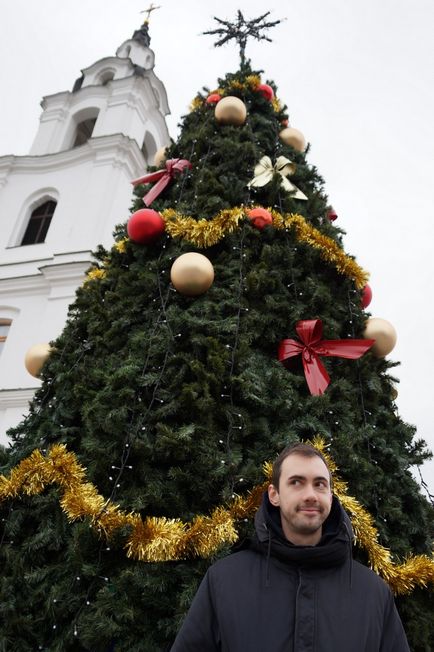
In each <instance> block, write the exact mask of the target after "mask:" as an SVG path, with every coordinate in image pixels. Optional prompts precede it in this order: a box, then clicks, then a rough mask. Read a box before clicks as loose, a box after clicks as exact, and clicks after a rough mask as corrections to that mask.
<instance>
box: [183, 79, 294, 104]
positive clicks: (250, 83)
mask: <svg viewBox="0 0 434 652" xmlns="http://www.w3.org/2000/svg"><path fill="white" fill-rule="evenodd" d="M260 83H261V78H260V77H259V75H247V77H246V78H245V80H244V81H243V82H242V81H239V80H238V79H234V80H232V81H230V82H229V84H228V86H227V88H226V89H223V88H216V89H215V90H213V91H210V93H209V94H210V95H220V97H224V96H225V95H227V94H229V95H230V92H231V91H232V90H235V91H241V92H243V91H246V90H249V91H255V90H256V89H257V88H258V86H259V84H260ZM228 92H229V93H228ZM205 102H206V97H203V96H202V95H196V97H195V98H193V99H192V101H191V102H190V110H191V111H195V110H196V109H199V108H200V107H201V106H203V105H204V104H205ZM271 104H272V106H273V109H274V112H275V113H280V111H282V105H281V103H280V101H279V100H278V99H277V97H276V96H274V97H273V99H272V100H271Z"/></svg>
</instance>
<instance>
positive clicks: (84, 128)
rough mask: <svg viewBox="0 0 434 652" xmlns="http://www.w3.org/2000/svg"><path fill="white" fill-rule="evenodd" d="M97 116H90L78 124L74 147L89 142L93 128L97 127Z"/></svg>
mask: <svg viewBox="0 0 434 652" xmlns="http://www.w3.org/2000/svg"><path fill="white" fill-rule="evenodd" d="M95 122H96V118H88V119H87V120H83V122H79V124H78V125H77V130H76V132H75V140H74V144H73V147H79V146H80V145H84V143H87V141H88V140H89V138H90V137H91V136H92V132H93V128H94V127H95Z"/></svg>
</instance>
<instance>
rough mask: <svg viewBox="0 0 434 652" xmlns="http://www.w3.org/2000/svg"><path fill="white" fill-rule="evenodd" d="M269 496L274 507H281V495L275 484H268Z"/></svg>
mask: <svg viewBox="0 0 434 652" xmlns="http://www.w3.org/2000/svg"><path fill="white" fill-rule="evenodd" d="M268 498H269V500H270V503H271V504H272V505H274V507H280V496H279V492H278V491H277V489H276V487H275V486H274V484H270V485H268Z"/></svg>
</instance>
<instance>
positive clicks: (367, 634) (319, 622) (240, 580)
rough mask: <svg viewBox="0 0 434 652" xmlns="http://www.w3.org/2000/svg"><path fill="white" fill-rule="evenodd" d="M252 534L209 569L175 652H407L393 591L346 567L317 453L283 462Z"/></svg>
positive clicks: (345, 540) (358, 568) (346, 544)
mask: <svg viewBox="0 0 434 652" xmlns="http://www.w3.org/2000/svg"><path fill="white" fill-rule="evenodd" d="M255 529H256V537H255V539H254V540H253V541H252V542H251V543H250V546H249V549H248V550H242V551H241V552H238V553H235V554H233V555H229V556H228V557H226V558H225V559H221V560H219V561H218V562H216V563H215V564H214V565H213V566H211V568H210V569H209V570H208V572H207V574H206V575H205V577H204V579H203V581H202V583H201V585H200V587H199V589H198V592H197V594H196V596H195V598H194V600H193V603H192V605H191V607H190V611H189V612H188V614H187V617H186V619H185V621H184V624H183V626H182V627H181V630H180V631H179V633H178V636H177V638H176V640H175V643H174V644H173V647H172V650H171V652H409V647H408V643H407V640H406V637H405V633H404V630H403V627H402V624H401V621H400V619H399V616H398V613H397V611H396V608H395V604H394V601H393V597H392V594H391V592H390V590H389V588H388V587H387V585H386V584H385V583H384V582H383V580H382V579H381V578H380V577H378V576H377V575H376V574H375V573H374V572H373V571H371V570H370V569H368V568H366V567H365V566H363V565H361V564H359V563H358V562H356V561H353V560H352V556H351V544H352V539H353V533H352V529H351V524H350V521H349V518H348V516H347V515H346V513H345V512H344V510H343V509H342V507H341V505H340V503H339V501H338V500H337V498H336V497H334V496H333V495H332V491H331V476H330V471H329V469H328V467H327V464H326V462H325V459H324V458H323V456H322V455H321V453H320V452H319V451H318V450H316V449H315V448H313V447H312V446H309V445H307V444H295V445H293V446H289V447H287V448H286V449H285V450H284V451H283V452H282V453H281V454H280V455H279V457H278V458H277V460H276V461H275V463H274V466H273V475H272V483H271V484H270V486H269V487H268V493H265V494H264V499H263V503H262V506H261V507H260V509H259V511H258V513H257V515H256V518H255Z"/></svg>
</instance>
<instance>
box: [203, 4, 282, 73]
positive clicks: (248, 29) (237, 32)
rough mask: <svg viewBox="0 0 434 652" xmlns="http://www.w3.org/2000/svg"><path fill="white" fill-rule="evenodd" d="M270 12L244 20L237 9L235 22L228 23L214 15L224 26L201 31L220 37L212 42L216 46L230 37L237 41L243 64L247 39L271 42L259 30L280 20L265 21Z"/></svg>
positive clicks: (222, 43)
mask: <svg viewBox="0 0 434 652" xmlns="http://www.w3.org/2000/svg"><path fill="white" fill-rule="evenodd" d="M270 13H271V12H269V11H267V13H266V14H263V15H262V16H259V17H258V18H252V20H245V19H244V16H243V14H242V13H241V11H240V10H239V9H238V19H237V22H236V23H230V22H229V21H227V20H221V19H220V18H217V17H216V16H214V20H216V21H217V22H218V23H220V24H221V25H224V27H219V28H217V29H213V30H210V31H209V32H202V33H203V34H218V35H219V36H220V37H221V38H220V39H219V40H218V41H217V42H216V43H215V44H214V45H215V46H216V47H220V46H221V45H224V44H225V43H227V42H228V41H230V40H231V39H235V40H236V41H238V45H239V47H240V58H241V65H242V66H244V64H245V63H246V57H245V51H246V45H247V39H248V38H249V37H250V36H251V37H253V38H255V39H257V40H258V41H261V40H265V41H269V42H270V43H271V38H268V36H265V34H261V30H264V29H270V27H274V26H275V25H278V24H279V23H281V22H282V21H281V20H275V21H273V22H269V23H267V22H265V18H266V17H267V16H268V15H269V14H270Z"/></svg>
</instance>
